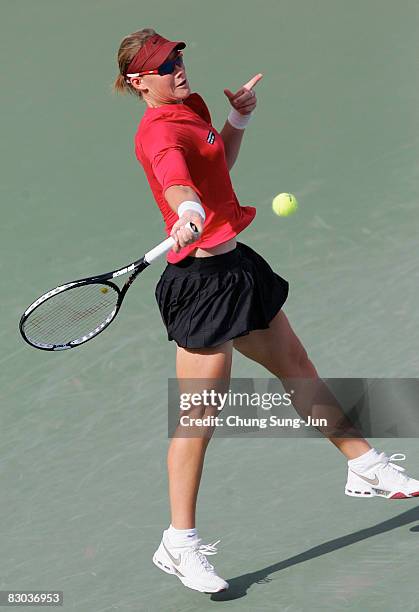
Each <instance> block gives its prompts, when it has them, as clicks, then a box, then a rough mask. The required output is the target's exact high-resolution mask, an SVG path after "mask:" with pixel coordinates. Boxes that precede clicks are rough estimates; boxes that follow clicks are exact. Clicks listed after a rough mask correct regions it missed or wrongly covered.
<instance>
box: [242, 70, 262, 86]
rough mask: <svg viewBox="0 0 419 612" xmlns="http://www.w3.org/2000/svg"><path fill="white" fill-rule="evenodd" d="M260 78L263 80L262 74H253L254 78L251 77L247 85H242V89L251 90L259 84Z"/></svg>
mask: <svg viewBox="0 0 419 612" xmlns="http://www.w3.org/2000/svg"><path fill="white" fill-rule="evenodd" d="M262 78H263V74H262V73H261V72H259V74H255V76H254V77H252V78H251V79H250V81H248V82H247V83H245V84H244V85H243V89H248V90H250V89H253V87H254V86H255V85H256V84H257V83H259V81H260V79H262Z"/></svg>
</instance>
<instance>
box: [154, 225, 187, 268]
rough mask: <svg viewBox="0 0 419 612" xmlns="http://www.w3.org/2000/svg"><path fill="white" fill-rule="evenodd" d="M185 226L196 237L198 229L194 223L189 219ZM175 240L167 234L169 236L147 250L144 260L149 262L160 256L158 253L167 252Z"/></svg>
mask: <svg viewBox="0 0 419 612" xmlns="http://www.w3.org/2000/svg"><path fill="white" fill-rule="evenodd" d="M185 227H187V228H188V229H190V230H191V232H192V234H193V235H194V236H195V237H196V238H198V237H199V231H198V228H197V227H196V225H195V223H191V221H188V223H186V225H185ZM175 242H176V241H175V239H174V238H172V236H169V238H166V240H163V242H160V244H158V245H157V246H155V247H154V249H151V251H148V253H146V254H145V255H144V259H145V260H146V262H147V263H149V264H151V262H152V261H154V260H155V259H157V257H160V255H164V253H167V251H170V249H171V248H172V246H173V245H174V244H175Z"/></svg>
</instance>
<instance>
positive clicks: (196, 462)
mask: <svg viewBox="0 0 419 612" xmlns="http://www.w3.org/2000/svg"><path fill="white" fill-rule="evenodd" d="M185 46H186V45H185V43H184V42H181V41H175V42H173V41H169V40H167V39H166V38H163V37H162V36H160V35H159V34H157V33H156V32H155V31H154V30H152V29H143V30H140V31H138V32H135V33H133V34H130V35H129V36H127V37H125V38H124V39H123V40H122V42H121V44H120V48H119V51H118V65H119V74H118V77H117V79H116V81H115V84H114V88H115V90H116V91H118V92H120V93H131V94H134V95H135V96H138V98H139V99H140V100H142V101H143V102H145V105H146V110H145V113H144V116H143V117H142V119H141V122H140V124H139V127H138V131H137V133H136V136H135V151H136V156H137V158H138V161H139V162H140V164H141V165H142V167H143V169H144V171H145V174H146V177H147V180H148V182H149V185H150V188H151V190H152V192H153V195H154V198H155V200H156V202H157V204H158V206H159V209H160V211H161V214H162V216H163V219H164V221H165V224H166V230H167V233H168V234H170V235H171V236H173V238H174V239H175V240H176V244H175V246H174V248H173V250H172V251H170V252H169V254H168V257H167V259H168V263H167V267H166V268H165V270H164V272H163V274H162V276H161V278H160V280H159V282H158V285H157V287H156V299H157V302H158V305H159V308H160V312H161V316H162V318H163V321H164V323H165V326H166V329H167V333H168V339H169V340H175V342H176V344H177V354H176V371H177V377H178V379H179V380H182V379H194V378H200V379H217V380H224V381H225V380H229V379H230V371H231V364H232V355H233V349H236V350H238V351H239V352H240V353H242V354H243V355H245V356H246V357H248V358H250V359H252V360H254V361H256V362H258V363H259V364H262V365H263V366H264V367H265V368H266V369H267V370H268V371H269V372H271V373H273V374H274V375H275V376H277V377H279V378H280V379H281V380H282V379H287V378H293V379H299V378H301V379H314V380H320V379H319V377H318V374H317V372H316V369H315V367H314V365H313V363H312V362H311V361H310V359H309V357H308V355H307V352H306V350H305V349H304V347H303V345H302V343H301V341H300V340H299V339H298V337H297V335H296V334H295V332H294V331H293V329H292V327H291V325H290V323H289V321H288V319H287V317H286V315H285V313H284V311H283V305H284V303H285V301H286V299H287V294H288V282H287V281H286V280H284V279H283V278H282V277H281V276H279V275H278V274H276V273H275V272H273V271H272V269H271V267H270V266H269V265H268V263H267V262H266V261H265V260H264V259H263V257H262V256H261V255H259V254H258V253H256V252H255V251H254V250H253V249H251V248H250V247H249V246H247V245H245V244H243V243H241V242H238V241H237V236H238V234H239V233H240V232H241V231H242V230H243V229H244V228H245V227H247V226H248V225H249V224H250V223H251V222H252V220H253V218H254V216H255V212H256V211H255V209H254V208H253V207H250V206H240V204H239V202H238V200H237V197H236V195H235V193H234V190H233V187H232V184H231V180H230V174H229V171H230V170H231V168H232V166H233V164H234V163H235V161H236V159H237V156H238V153H239V150H240V146H241V142H242V139H243V134H244V131H245V128H246V126H247V124H248V122H249V120H250V118H251V116H252V113H253V111H254V109H255V108H256V94H255V90H254V88H255V86H256V85H257V83H258V82H259V81H260V80H261V79H262V74H256V75H255V76H253V77H252V78H251V79H250V80H249V81H248V82H247V83H246V84H245V85H243V87H241V88H240V89H239V90H238V91H236V92H235V93H233V92H232V91H230V90H229V89H225V90H224V93H225V95H226V97H227V99H228V102H229V104H230V105H231V110H230V113H229V115H228V118H227V120H226V122H225V124H224V126H223V128H222V130H221V131H220V132H218V131H217V130H216V128H215V127H214V126H213V124H212V122H211V116H210V113H209V110H208V108H207V106H206V104H205V102H204V100H203V99H202V97H201V96H200V95H198V94H197V93H191V89H190V85H189V81H188V78H187V74H186V68H185V64H184V61H183V55H182V49H184V48H185ZM189 221H191V222H193V223H194V224H195V225H196V226H197V228H198V230H199V232H200V236H199V237H198V238H196V236H195V237H194V236H193V235H192V232H191V231H190V230H189V229H187V228H185V225H186V224H187V223H188V222H189ZM294 399H295V398H294ZM293 403H294V404H295V402H293ZM296 403H297V404H298V402H296ZM296 408H297V409H298V405H297V406H296ZM329 439H330V440H331V442H332V443H333V444H335V446H336V447H337V448H338V449H339V450H340V451H341V452H342V453H343V454H344V455H345V457H346V458H347V460H348V478H347V483H346V487H345V493H346V494H348V495H352V496H358V497H364V498H366V497H371V496H376V495H379V496H382V497H386V498H402V497H413V496H418V495H419V481H418V480H414V479H411V478H408V476H407V475H406V474H405V473H404V470H403V468H400V467H399V466H397V465H396V464H393V463H391V461H390V460H397V456H396V455H394V456H392V457H387V456H386V455H385V454H384V453H379V452H377V451H376V450H375V449H374V448H371V446H370V445H369V444H368V442H367V441H366V440H365V439H363V438H362V436H359V437H353V438H352V437H346V438H345V437H339V438H338V437H333V436H329ZM208 442H209V436H206V437H205V436H202V437H174V438H172V440H171V443H170V446H169V451H168V474H169V496H170V506H171V524H170V526H169V527H168V529H167V530H165V531H164V532H163V537H162V540H161V543H160V546H159V547H158V549H157V550H156V552H155V554H154V557H153V561H154V563H155V564H156V565H157V567H159V568H160V569H162V570H163V571H165V572H167V573H168V574H174V575H175V576H177V577H178V578H179V579H180V580H181V581H182V583H183V584H184V585H185V586H187V587H189V588H191V589H196V590H198V591H202V592H217V591H221V590H224V589H226V588H227V587H228V583H227V582H226V581H225V580H223V579H222V578H220V577H219V576H218V575H217V574H216V572H215V569H214V567H213V566H212V565H211V564H210V563H209V562H208V560H207V559H206V556H207V555H210V554H214V553H215V552H216V548H215V544H217V543H218V542H216V543H214V544H210V545H203V544H201V540H200V539H199V538H198V534H197V530H196V527H195V509H196V499H197V494H198V488H199V483H200V478H201V473H202V468H203V463H204V455H205V451H206V448H207V444H208Z"/></svg>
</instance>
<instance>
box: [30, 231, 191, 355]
mask: <svg viewBox="0 0 419 612" xmlns="http://www.w3.org/2000/svg"><path fill="white" fill-rule="evenodd" d="M185 227H187V228H189V229H190V230H191V231H192V233H193V234H194V236H195V237H198V236H199V232H198V229H197V227H196V225H195V224H194V223H191V222H189V223H187V224H186V225H185ZM174 244H175V240H174V239H173V238H172V237H171V236H170V237H169V238H167V239H166V240H164V241H163V242H161V243H160V244H158V245H157V246H156V247H154V249H151V251H149V252H148V253H145V255H143V257H141V259H139V260H138V261H134V262H133V263H131V264H130V265H129V266H125V267H124V268H120V269H119V270H114V271H113V272H108V273H106V274H101V275H99V276H90V277H89V278H82V279H80V280H75V281H73V282H71V283H66V284H65V285H60V286H59V287H55V289H51V290H50V291H47V293H44V295H41V297H39V298H38V299H37V300H35V301H34V302H33V303H32V304H31V305H30V306H29V307H28V308H27V309H26V310H25V312H24V313H23V315H22V317H21V319H20V323H19V329H20V333H21V334H22V336H23V338H24V340H25V341H26V342H27V343H28V344H30V345H31V346H33V347H34V348H37V349H41V350H43V351H63V350H65V349H70V348H74V347H76V346H80V345H81V344H84V343H85V342H88V341H89V340H91V339H92V338H95V336H97V335H98V334H100V333H101V332H103V330H104V329H106V328H107V327H108V325H110V324H111V323H112V321H113V320H114V319H115V317H116V315H117V314H118V312H119V309H120V308H121V304H122V301H123V299H124V297H125V295H126V293H127V291H128V289H129V288H130V286H131V285H132V283H133V281H134V280H135V279H136V278H137V276H138V275H139V274H140V272H142V271H143V270H145V268H147V267H148V266H149V265H150V264H151V263H152V262H153V261H154V260H155V259H157V258H158V257H160V255H163V254H164V253H167V251H169V250H170V249H171V248H172V246H173V245H174ZM125 274H129V276H128V278H127V280H126V281H125V283H124V284H123V286H122V287H118V285H117V284H116V282H115V279H117V278H119V277H120V276H123V275H125Z"/></svg>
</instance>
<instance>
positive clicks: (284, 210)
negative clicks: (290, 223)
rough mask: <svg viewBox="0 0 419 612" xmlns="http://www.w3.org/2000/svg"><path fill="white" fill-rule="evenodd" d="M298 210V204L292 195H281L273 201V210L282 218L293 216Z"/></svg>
mask: <svg viewBox="0 0 419 612" xmlns="http://www.w3.org/2000/svg"><path fill="white" fill-rule="evenodd" d="M297 208H298V202H297V198H296V197H295V195H292V193H280V194H279V195H277V196H275V197H274V199H273V200H272V210H273V211H274V213H275V214H276V215H279V216H280V217H288V215H292V214H293V213H295V211H296V210H297Z"/></svg>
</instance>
